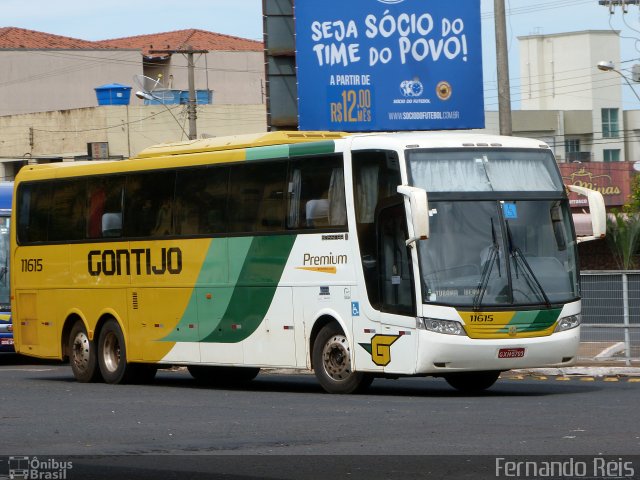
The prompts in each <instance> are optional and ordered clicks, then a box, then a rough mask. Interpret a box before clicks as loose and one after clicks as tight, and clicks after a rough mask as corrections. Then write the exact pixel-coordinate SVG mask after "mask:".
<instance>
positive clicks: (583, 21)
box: [0, 0, 640, 110]
mask: <svg viewBox="0 0 640 480" xmlns="http://www.w3.org/2000/svg"><path fill="white" fill-rule="evenodd" d="M318 1H322V0H318ZM420 1H424V2H425V3H426V4H428V2H429V1H435V0H420ZM450 1H456V0H450ZM504 1H505V8H506V11H507V36H508V44H509V45H508V48H509V67H510V75H509V76H510V79H511V92H512V94H511V97H512V104H513V106H514V108H518V107H519V100H518V96H519V94H518V92H519V85H520V83H519V78H518V77H519V67H518V61H519V58H518V39H517V38H518V37H519V36H525V35H531V34H552V33H564V32H573V31H581V30H609V29H611V28H613V29H615V30H619V31H620V32H621V65H620V66H619V69H620V70H621V71H623V72H626V71H627V70H628V69H630V66H631V65H632V64H633V63H634V60H636V59H637V60H638V62H640V45H636V44H637V43H640V42H639V41H638V39H640V7H638V6H629V7H628V13H626V14H623V13H622V9H621V7H616V9H615V10H614V13H613V14H610V12H609V8H608V7H605V6H601V5H599V3H598V0H504ZM493 7H494V0H481V19H482V42H483V71H484V73H483V77H484V84H485V108H486V109H487V110H497V108H498V100H497V94H496V79H497V74H496V66H495V37H494V31H495V25H494V20H493ZM0 11H1V12H2V13H1V15H0V27H10V26H11V27H19V28H26V29H31V30H37V31H41V32H46V33H53V34H57V35H65V36H68V37H74V38H80V39H83V40H106V39H111V38H120V37H129V36H134V35H144V34H149V33H159V32H168V31H173V30H182V29H189V28H198V29H202V30H208V31H212V32H217V33H224V34H228V35H235V36H238V37H244V38H250V39H254V40H261V39H262V0H178V1H167V0H153V1H149V0H148V1H141V0H109V1H101V2H96V1H91V0H55V1H52V0H0ZM603 60H609V59H603ZM620 82H621V84H622V79H620ZM622 88H623V102H624V105H623V106H624V108H629V109H631V108H635V109H637V108H640V105H638V103H639V102H638V99H637V97H636V96H634V93H633V92H632V91H631V90H630V87H629V86H628V85H626V84H622ZM639 92H640V90H639Z"/></svg>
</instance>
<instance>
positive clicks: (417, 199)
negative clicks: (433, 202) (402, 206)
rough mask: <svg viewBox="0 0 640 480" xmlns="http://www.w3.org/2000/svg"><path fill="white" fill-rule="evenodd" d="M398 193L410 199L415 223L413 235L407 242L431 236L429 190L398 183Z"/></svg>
mask: <svg viewBox="0 0 640 480" xmlns="http://www.w3.org/2000/svg"><path fill="white" fill-rule="evenodd" d="M398 193H400V194H402V195H404V196H405V197H407V198H408V199H409V207H410V209H411V223H412V225H413V237H409V239H408V240H407V241H406V244H407V245H409V244H411V243H413V242H416V241H418V240H426V239H427V238H429V203H428V201H427V192H426V191H425V190H423V189H421V188H416V187H409V186H407V185H398Z"/></svg>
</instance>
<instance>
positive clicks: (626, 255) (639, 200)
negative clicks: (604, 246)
mask: <svg viewBox="0 0 640 480" xmlns="http://www.w3.org/2000/svg"><path fill="white" fill-rule="evenodd" d="M607 242H608V244H609V248H610V249H611V252H612V254H613V258H614V259H615V261H616V263H617V264H618V267H619V268H621V269H622V270H632V269H635V268H637V260H636V258H635V255H636V253H637V251H638V247H639V246H640V175H636V176H634V177H633V179H632V180H631V194H630V195H629V202H628V203H627V204H625V205H624V206H623V207H622V211H615V210H614V211H613V212H612V213H610V214H609V215H608V216H607Z"/></svg>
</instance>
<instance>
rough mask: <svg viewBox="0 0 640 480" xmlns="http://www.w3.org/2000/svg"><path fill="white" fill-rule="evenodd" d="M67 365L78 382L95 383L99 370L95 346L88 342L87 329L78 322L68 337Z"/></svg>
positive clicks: (90, 341) (98, 378)
mask: <svg viewBox="0 0 640 480" xmlns="http://www.w3.org/2000/svg"><path fill="white" fill-rule="evenodd" d="M69 363H70V364H71V370H72V371H73V376H74V377H75V379H76V380H77V381H78V382H83V383H87V382H97V381H98V380H100V370H99V369H98V361H97V356H96V345H95V342H94V341H93V340H89V335H87V329H86V328H85V326H84V323H82V322H81V321H80V320H78V321H77V322H76V323H75V324H74V325H73V327H72V328H71V334H70V335H69Z"/></svg>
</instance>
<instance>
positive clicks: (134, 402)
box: [0, 355, 640, 478]
mask: <svg viewBox="0 0 640 480" xmlns="http://www.w3.org/2000/svg"><path fill="white" fill-rule="evenodd" d="M9 357H12V358H9ZM0 384H1V385H3V388H2V390H1V391H0V405H1V406H2V407H1V410H0V418H1V426H2V442H0V455H39V456H42V455H161V456H163V457H158V458H165V459H166V458H167V457H165V456H166V455H167V454H170V455H185V454H187V455H191V454H231V455H237V454H242V455H311V454H315V455H322V456H327V455H346V456H352V455H380V456H381V457H380V459H385V458H386V459H387V461H391V459H392V457H389V456H390V455H425V454H428V455H451V454H456V455H487V456H489V457H486V458H484V459H483V461H485V460H487V458H488V459H489V460H491V462H493V461H494V460H495V456H498V455H499V456H503V455H545V456H548V455H614V456H621V455H633V454H638V453H640V430H639V429H638V425H640V409H639V408H638V401H637V399H638V398H639V395H640V383H638V382H629V381H626V380H625V379H621V380H620V381H617V382H605V381H604V380H598V379H596V380H595V381H592V382H584V381H580V380H578V379H575V380H571V381H562V382H559V381H555V380H553V379H549V380H548V381H540V380H538V379H529V378H527V377H524V378H523V379H501V380H499V381H498V383H497V384H496V385H495V386H494V387H493V388H492V389H491V390H489V391H488V392H486V393H484V394H482V395H476V396H464V395H460V394H459V393H457V392H456V391H454V390H453V389H451V388H450V387H449V386H448V385H447V384H446V383H445V382H444V381H443V380H441V379H402V380H376V381H375V382H374V383H373V386H372V388H371V389H370V391H369V392H368V393H367V394H365V395H352V396H336V395H329V394H325V393H323V391H322V390H321V389H320V387H319V386H318V385H317V383H316V381H315V378H314V377H313V376H311V375H304V374H301V375H274V374H260V375H259V376H258V378H257V379H256V380H255V381H254V382H252V383H251V384H249V385H248V386H247V387H246V388H241V389H229V388H212V387H201V386H198V385H197V384H195V382H194V381H193V380H192V379H191V377H190V376H189V375H188V373H187V372H185V371H160V372H159V373H158V376H157V378H156V381H155V382H154V383H153V384H151V385H146V386H138V385H106V384H80V383H76V382H75V381H74V380H73V378H72V375H71V370H70V367H69V366H68V365H60V364H55V363H52V364H47V363H43V364H36V363H31V362H30V361H25V360H23V359H17V358H16V357H15V356H13V355H12V356H2V357H0ZM114 458H115V457H114ZM125 458H128V460H127V461H129V462H132V461H133V460H132V458H138V457H125ZM145 458H146V461H147V462H148V463H149V462H150V463H151V464H152V465H151V467H153V466H154V465H156V466H157V465H159V463H157V462H156V461H155V460H150V459H154V458H156V457H145ZM176 458H181V457H176ZM287 458H290V457H287ZM292 458H293V457H292ZM295 458H304V457H295ZM314 458H315V460H309V461H307V462H304V466H306V467H309V465H312V464H313V462H314V461H316V462H322V458H323V457H314ZM324 458H330V457H324ZM362 458H365V457H362ZM366 458H369V457H366ZM380 459H379V460H377V461H378V462H379V461H382V460H380ZM203 461H204V460H203V459H202V458H200V459H199V460H198V462H203ZM395 461H396V460H393V462H395ZM108 463H109V465H111V466H113V465H114V464H115V463H117V462H111V461H110V462H108ZM194 463H197V462H195V461H193V460H189V461H188V462H187V464H189V465H193V464H194ZM371 463H375V462H374V461H373V459H372V460H371ZM368 464H369V463H368ZM289 465H291V464H289ZM637 470H638V472H639V473H640V462H639V464H638V468H637ZM2 473H3V471H2V467H1V466H0V476H1V475H2ZM156 473H157V472H156ZM0 478H1V477H0ZM95 478H98V477H95ZM141 478H142V477H141ZM260 478H262V477H260ZM282 478H285V477H282ZM354 478H355V477H354ZM456 478H458V477H456ZM460 478H462V477H460ZM478 478H479V477H478ZM493 478H495V476H494V477H493Z"/></svg>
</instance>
